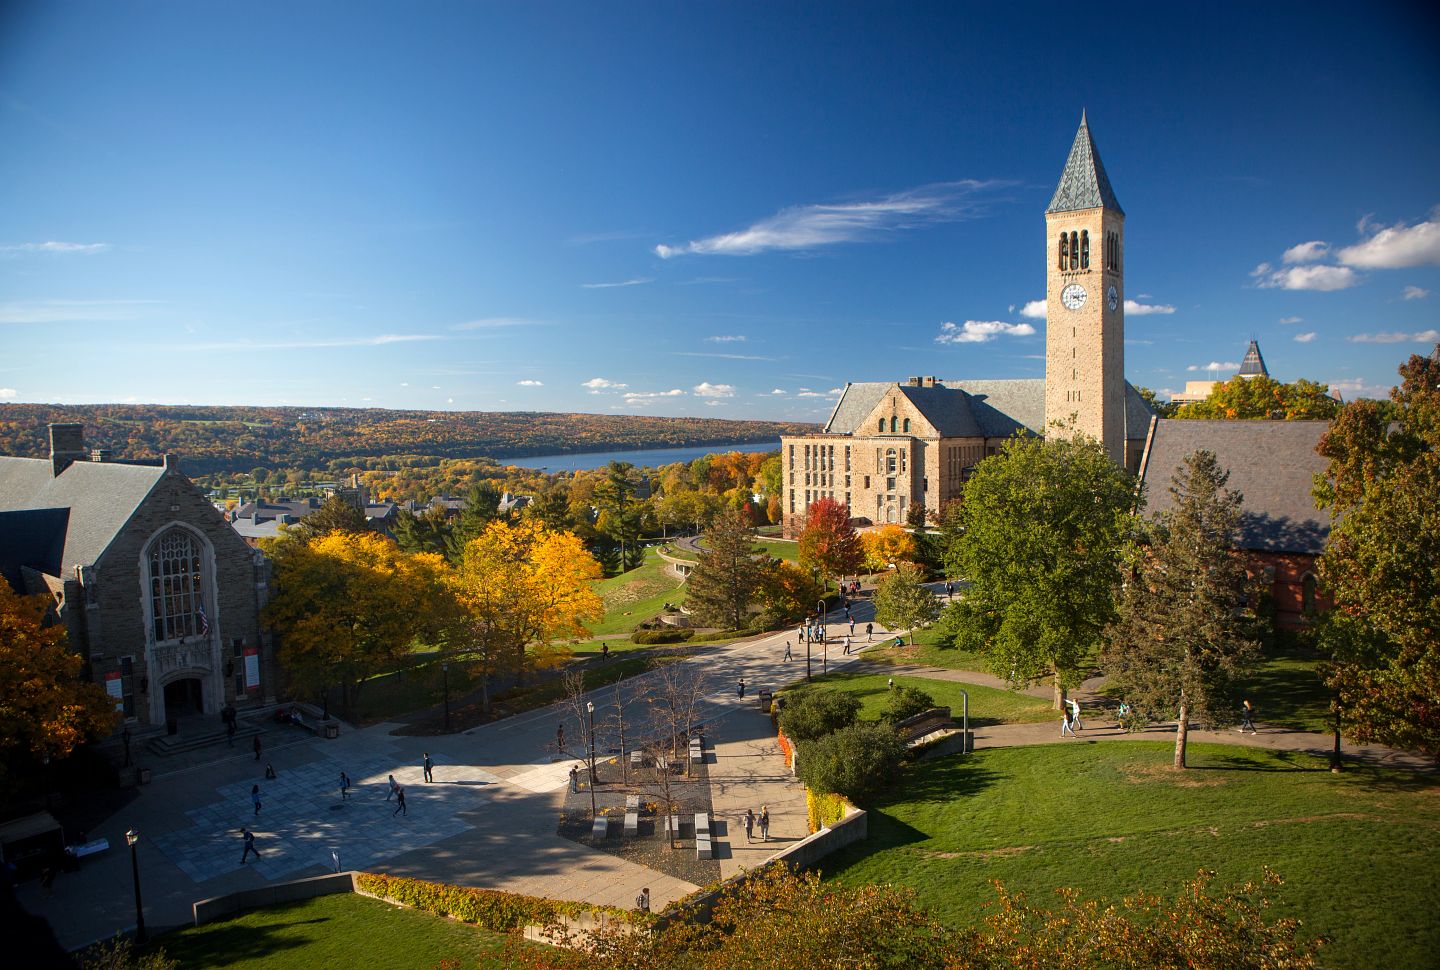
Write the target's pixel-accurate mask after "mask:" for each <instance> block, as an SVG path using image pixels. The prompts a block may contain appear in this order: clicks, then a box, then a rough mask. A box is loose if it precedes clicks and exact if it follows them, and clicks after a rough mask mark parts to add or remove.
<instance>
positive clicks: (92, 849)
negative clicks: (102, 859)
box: [65, 839, 110, 859]
mask: <svg viewBox="0 0 1440 970" xmlns="http://www.w3.org/2000/svg"><path fill="white" fill-rule="evenodd" d="M109 849H110V840H109V839H91V840H90V841H89V842H86V843H85V844H84V845H71V846H66V848H65V851H66V852H68V853H70V854H71V855H72V856H74V857H75V858H77V859H83V858H85V857H86V856H87V855H99V854H100V853H101V852H107V851H109Z"/></svg>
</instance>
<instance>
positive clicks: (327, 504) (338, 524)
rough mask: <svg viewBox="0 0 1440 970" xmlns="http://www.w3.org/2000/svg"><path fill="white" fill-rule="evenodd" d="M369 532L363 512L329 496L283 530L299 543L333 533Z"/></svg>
mask: <svg viewBox="0 0 1440 970" xmlns="http://www.w3.org/2000/svg"><path fill="white" fill-rule="evenodd" d="M369 531H370V524H369V523H368V522H366V521H365V513H364V511H363V510H361V509H360V508H358V507H357V506H356V505H355V504H354V503H353V502H350V501H348V500H347V499H344V498H342V497H341V496H339V495H331V496H329V497H328V498H326V499H325V501H323V502H321V503H320V507H319V508H318V509H316V510H315V511H314V512H311V513H310V514H309V515H307V516H305V517H304V518H303V519H301V520H300V521H299V522H298V523H296V524H295V525H293V526H290V527H289V528H287V529H286V530H285V532H286V533H287V537H288V538H293V539H295V540H297V541H299V542H309V541H310V540H311V539H314V538H315V537H316V536H325V535H330V534H331V533H334V532H369Z"/></svg>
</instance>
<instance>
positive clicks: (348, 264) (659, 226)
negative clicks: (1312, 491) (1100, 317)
mask: <svg viewBox="0 0 1440 970" xmlns="http://www.w3.org/2000/svg"><path fill="white" fill-rule="evenodd" d="M1074 9H1075V8H1074V7H1073V5H1059V6H1055V7H1049V6H1040V5H1028V4H961V3H938V4H923V3H909V4H897V3H884V4H881V3H873V4H841V3H827V4H800V3H773V2H772V3H739V2H735V3H685V4H674V3H670V4H661V3H655V4H637V3H617V4H609V3H606V4H596V3H574V4H568V3H565V4H562V3H523V4H521V3H513V4H481V3H442V2H430V3H421V4H400V3H363V2H344V3H319V2H299V3H292V4H265V3H261V4H219V3H192V2H186V3H179V2H170V3H166V2H147V3H127V2H119V0H113V2H92V3H82V2H48V0H47V2H41V0H29V2H25V0H19V2H16V0H12V2H10V3H8V4H0V146H3V148H0V400H8V401H50V402H62V403H74V402H123V401H136V402H154V403H194V404H302V405H348V406H374V407H392V408H412V407H413V408H440V409H459V410H567V411H568V410H575V411H594V412H612V413H613V412H617V411H618V412H627V411H633V412H638V413H649V414H673V415H681V414H687V415H709V416H715V417H733V418H777V419H797V420H817V419H819V418H821V417H823V416H824V414H825V413H827V412H828V409H829V407H830V405H831V403H832V401H833V395H834V394H835V393H836V389H838V388H839V387H842V386H843V385H844V383H845V382H846V381H866V380H894V379H903V378H904V377H906V376H909V375H912V374H934V375H938V376H940V377H951V378H1009V377H1040V376H1043V374H1044V359H1043V354H1044V320H1043V318H1041V319H1037V318H1035V317H1033V316H1026V315H1025V314H1026V304H1027V303H1030V302H1031V301H1034V300H1038V299H1040V298H1041V297H1043V295H1044V280H1045V258H1044V244H1045V231H1044V218H1043V212H1044V208H1045V205H1046V203H1047V202H1048V201H1049V198H1050V195H1051V193H1052V191H1053V190H1054V186H1055V182H1056V180H1057V179H1058V177H1059V174H1060V170H1061V168H1062V166H1063V164H1064V161H1065V157H1066V154H1067V153H1068V151H1069V148H1070V143H1071V141H1072V139H1073V137H1074V134H1075V129H1076V125H1077V122H1078V120H1079V116H1080V112H1081V109H1082V108H1084V109H1086V110H1088V112H1089V120H1090V125H1091V129H1092V131H1093V132H1094V136H1095V140H1096V143H1097V145H1098V147H1099V150H1100V153H1101V156H1102V158H1103V160H1104V163H1105V166H1106V168H1107V170H1108V172H1109V174H1110V178H1111V181H1112V183H1113V185H1114V186H1115V191H1116V194H1117V195H1118V197H1119V199H1120V202H1121V204H1122V205H1123V206H1124V208H1125V211H1126V213H1127V223H1126V237H1127V238H1126V242H1127V247H1126V250H1127V265H1126V286H1127V291H1128V295H1129V296H1130V298H1131V299H1132V301H1133V302H1134V304H1135V306H1132V307H1131V309H1130V313H1129V314H1128V315H1127V322H1126V337H1127V347H1126V370H1127V374H1128V376H1129V378H1130V380H1131V381H1133V382H1134V383H1137V384H1142V385H1147V386H1150V387H1154V388H1157V389H1164V390H1170V391H1175V390H1180V389H1182V388H1183V386H1184V383H1185V381H1186V380H1187V379H1188V380H1195V379H1204V378H1207V377H1209V376H1211V373H1210V371H1209V370H1208V369H1207V368H1208V365H1211V364H1216V365H1221V366H1220V367H1219V370H1218V375H1219V376H1222V377H1223V376H1228V373H1229V372H1231V371H1233V368H1234V367H1235V366H1236V363H1237V362H1238V361H1239V360H1240V358H1241V356H1242V354H1243V352H1244V349H1245V344H1246V341H1248V340H1250V339H1252V338H1254V339H1258V340H1259V341H1260V345H1261V348H1262V350H1263V352H1264V354H1265V357H1266V361H1267V363H1268V364H1269V367H1270V369H1271V373H1272V374H1273V375H1274V376H1276V377H1278V378H1280V379H1282V380H1292V379H1294V378H1297V377H1308V378H1312V379H1315V380H1321V381H1326V382H1329V383H1331V384H1332V385H1335V386H1337V387H1338V388H1339V389H1341V391H1342V392H1343V393H1344V394H1345V395H1346V397H1353V396H1356V395H1361V394H1368V395H1372V396H1373V395H1381V394H1383V393H1384V391H1385V390H1386V389H1387V388H1388V387H1389V386H1390V385H1391V384H1392V383H1393V381H1394V377H1395V368H1396V366H1397V365H1398V364H1399V363H1400V362H1401V361H1403V360H1404V359H1405V358H1406V357H1407V356H1408V355H1409V354H1411V353H1417V352H1418V353H1425V352H1428V351H1429V350H1430V349H1431V347H1433V346H1434V344H1435V343H1436V342H1437V341H1440V334H1437V328H1440V312H1437V307H1440V208H1437V206H1440V57H1436V56H1435V48H1434V43H1435V38H1436V37H1437V36H1440V31H1437V26H1440V23H1437V15H1436V14H1435V13H1433V12H1431V11H1430V9H1429V6H1428V5H1425V4H1418V3H1417V4H1403V3H1393V4H1391V3H1387V4H1326V3H1304V4H1300V3H1268V4H1245V5H1231V4H1225V3H1219V4H1203V5H1199V4H1188V5H1178V4H1153V3H1145V4H1133V5H1130V4H1124V3H1116V4H1110V5H1107V6H1106V7H1104V8H1102V9H1103V11H1104V12H1105V13H1104V14H1103V15H1096V13H1095V10H1094V8H1087V10H1088V11H1089V12H1087V14H1086V15H1085V16H1083V17H1081V16H1072V15H1071V11H1073V10H1074ZM1032 312H1033V311H1032ZM947 324H948V325H949V326H947Z"/></svg>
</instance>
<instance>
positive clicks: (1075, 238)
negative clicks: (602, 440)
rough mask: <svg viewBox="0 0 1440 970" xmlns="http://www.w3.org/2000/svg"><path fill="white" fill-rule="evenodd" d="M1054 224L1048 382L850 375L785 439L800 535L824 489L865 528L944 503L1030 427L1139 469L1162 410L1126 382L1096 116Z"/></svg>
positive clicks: (1118, 281)
mask: <svg viewBox="0 0 1440 970" xmlns="http://www.w3.org/2000/svg"><path fill="white" fill-rule="evenodd" d="M1045 225H1046V238H1047V246H1046V253H1047V255H1046V278H1047V286H1046V320H1047V325H1046V334H1045V379H1044V380H998V381H995V380H992V381H971V380H958V381H957V380H939V379H937V378H934V377H925V378H918V377H917V378H911V379H910V380H908V381H906V382H904V383H900V382H894V383H866V384H847V385H846V387H845V391H844V393H843V394H841V396H840V400H839V401H838V402H837V403H836V405H835V410H834V411H833V412H832V413H831V415H830V418H829V420H828V421H826V422H825V425H824V426H823V428H822V429H821V431H820V432H819V433H818V434H812V435H798V436H794V437H785V438H781V440H780V446H781V465H782V467H783V470H784V475H785V483H784V484H785V498H784V499H783V502H784V505H783V510H784V517H785V518H784V522H785V534H786V535H788V536H796V535H798V534H799V533H800V531H801V530H802V529H803V528H804V527H805V511H806V509H808V508H809V506H810V503H811V502H814V501H816V500H817V499H821V498H832V499H835V500H836V501H838V502H841V503H843V504H845V505H846V506H848V507H849V509H850V513H851V516H852V517H853V518H854V519H856V520H857V522H858V523H859V524H862V525H882V524H888V523H903V522H905V521H906V518H907V516H908V515H909V514H910V513H911V510H912V509H913V508H914V507H915V506H921V505H923V506H924V507H925V509H926V511H927V512H938V511H939V509H940V506H941V505H943V504H944V503H945V502H947V501H949V500H950V499H952V498H956V497H958V496H959V494H960V488H961V485H962V483H963V482H964V480H965V478H966V476H967V475H968V473H969V470H970V469H971V468H973V467H974V466H975V465H976V464H977V463H978V462H979V461H980V460H981V459H982V458H984V457H986V456H987V455H992V454H994V453H995V452H996V450H997V449H998V448H999V446H1000V444H1001V442H1002V441H1004V439H1005V438H1008V437H1010V436H1011V435H1013V434H1015V433H1017V432H1019V433H1022V434H1035V435H1043V434H1047V433H1048V434H1072V433H1076V432H1080V433H1084V434H1087V435H1090V436H1091V437H1093V438H1095V439H1097V440H1098V441H1100V442H1101V443H1102V444H1103V445H1104V446H1105V449H1106V451H1107V452H1109V454H1110V456H1111V457H1112V458H1114V460H1115V461H1116V462H1117V463H1120V464H1123V465H1124V466H1125V467H1126V468H1128V469H1129V470H1130V471H1132V472H1136V471H1138V470H1139V467H1140V458H1141V454H1142V451H1143V446H1144V442H1145V436H1146V434H1147V432H1148V431H1149V426H1150V419H1151V417H1152V416H1153V413H1152V412H1151V410H1150V407H1149V405H1147V404H1146V403H1145V401H1144V399H1143V398H1141V397H1140V395H1139V394H1137V393H1136V391H1135V389H1134V388H1133V387H1131V386H1130V385H1129V384H1128V383H1126V381H1125V298H1124V293H1125V280H1124V259H1123V250H1124V238H1125V213H1124V211H1123V210H1122V209H1121V208H1120V203H1119V201H1118V200H1117V199H1116V198H1115V192H1114V190H1113V189H1112V188H1111V187H1110V178H1109V176H1108V175H1106V173H1105V167H1104V165H1102V164H1101V162H1100V154H1099V152H1097V151H1096V150H1095V145H1094V142H1093V141H1092V139H1091V137H1090V127H1089V125H1088V124H1087V123H1086V121H1085V120H1084V118H1082V119H1081V121H1080V130H1079V131H1078V132H1077V133H1076V135H1075V142H1074V144H1073V145H1072V146H1071V149H1070V157H1069V159H1068V160H1067V161H1066V163H1065V169H1064V171H1063V172H1062V173H1061V176H1060V184H1059V185H1058V186H1057V188H1056V190H1055V195H1054V197H1053V198H1052V199H1051V201H1050V205H1049V206H1048V207H1047V208H1046V210H1045Z"/></svg>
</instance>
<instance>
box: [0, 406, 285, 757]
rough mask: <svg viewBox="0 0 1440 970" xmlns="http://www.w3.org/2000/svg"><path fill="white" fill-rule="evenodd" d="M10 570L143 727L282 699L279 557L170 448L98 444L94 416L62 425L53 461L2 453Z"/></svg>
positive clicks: (2, 509)
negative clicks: (259, 547) (91, 438)
mask: <svg viewBox="0 0 1440 970" xmlns="http://www.w3.org/2000/svg"><path fill="white" fill-rule="evenodd" d="M87 459H88V460H87ZM0 572H3V574H4V579H5V580H7V581H9V582H10V583H11V585H12V586H14V587H15V588H16V589H17V590H19V591H20V592H23V593H48V594H49V595H51V596H52V597H53V598H54V600H55V603H56V611H57V613H58V615H59V617H60V618H61V620H62V622H64V624H65V626H66V628H67V630H68V632H69V637H70V645H71V647H72V648H73V649H74V650H76V651H77V652H79V653H80V654H81V656H83V657H84V658H85V660H86V661H87V669H88V676H90V677H91V678H92V679H93V680H94V681H95V682H96V683H98V684H101V685H103V686H104V687H105V688H106V690H107V691H109V692H110V694H111V695H112V696H113V697H114V698H115V706H116V707H117V709H120V710H123V711H124V713H125V721H126V723H127V724H128V725H130V726H131V727H132V729H133V730H135V731H136V732H137V733H139V732H141V731H143V730H145V729H147V728H151V727H155V726H159V725H163V724H164V723H165V722H166V719H167V717H177V718H178V717H183V716H185V715H189V714H200V713H203V714H207V715H208V714H214V713H217V712H218V711H219V710H220V709H221V708H222V707H224V706H225V705H226V704H234V705H235V706H236V707H237V708H240V709H243V708H244V707H245V706H247V705H259V704H262V703H267V702H273V700H274V694H275V668H274V663H273V658H272V651H271V648H270V643H269V639H268V637H267V636H266V634H265V632H264V630H263V628H262V626H261V622H260V611H261V609H262V608H263V606H264V604H265V598H266V591H267V589H268V584H269V562H268V560H266V559H265V558H264V557H263V556H262V555H261V554H260V553H259V552H256V551H255V550H253V549H251V548H249V547H248V546H247V545H246V544H245V542H244V541H243V540H242V539H241V538H240V537H239V536H238V535H236V534H235V531H234V530H233V529H232V528H231V527H230V524H229V523H228V522H226V521H225V518H224V516H223V515H221V513H220V512H219V511H217V510H216V509H215V507H214V506H212V505H211V504H210V502H209V501H208V500H207V499H206V497H205V496H204V495H203V494H202V493H201V492H200V490H199V489H197V488H196V487H195V485H194V484H193V483H191V481H190V480H189V479H188V478H186V477H185V476H184V475H183V474H181V472H180V469H179V467H178V465H177V464H176V462H175V461H174V460H173V458H171V457H168V456H167V458H166V459H165V460H164V461H163V462H162V463H160V464H158V465H157V464H132V463H126V462H118V461H113V460H111V458H110V455H109V454H108V453H107V452H104V451H100V450H97V451H95V452H92V453H89V454H87V453H86V450H85V443H84V429H83V426H82V425H78V424H54V425H51V426H50V458H48V459H35V458H0Z"/></svg>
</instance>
